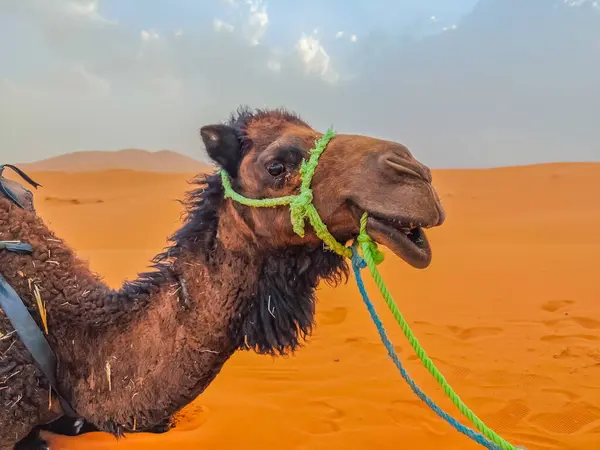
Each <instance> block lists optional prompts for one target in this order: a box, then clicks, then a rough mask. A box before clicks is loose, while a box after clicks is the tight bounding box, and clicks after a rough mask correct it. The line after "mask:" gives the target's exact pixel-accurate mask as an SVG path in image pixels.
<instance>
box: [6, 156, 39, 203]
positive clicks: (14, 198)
mask: <svg viewBox="0 0 600 450" xmlns="http://www.w3.org/2000/svg"><path fill="white" fill-rule="evenodd" d="M7 167H8V168H9V169H12V170H14V171H15V172H16V173H17V174H18V175H19V176H20V177H21V178H23V179H24V180H25V181H26V182H27V183H29V184H30V185H32V186H33V187H34V188H36V189H37V188H38V187H39V186H41V184H39V183H37V182H35V181H33V180H32V179H31V177H30V176H29V175H27V174H26V173H25V172H23V171H22V170H21V169H19V168H18V167H16V166H13V165H12V164H2V165H0V192H2V193H3V194H4V195H6V196H7V197H8V198H9V199H10V200H12V201H13V202H14V203H15V204H16V205H18V206H19V207H21V208H24V206H23V205H22V204H21V202H20V201H19V199H18V198H17V196H16V195H15V194H14V193H13V192H12V191H11V190H10V189H9V188H7V187H6V186H5V185H4V183H3V182H2V174H3V173H4V169H5V168H7Z"/></svg>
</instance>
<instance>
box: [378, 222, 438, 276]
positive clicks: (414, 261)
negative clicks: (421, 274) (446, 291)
mask: <svg viewBox="0 0 600 450" xmlns="http://www.w3.org/2000/svg"><path fill="white" fill-rule="evenodd" d="M367 232H368V233H369V234H370V235H371V237H373V239H375V240H376V241H377V242H378V243H380V244H381V245H385V246H386V247H387V248H389V249H390V250H391V251H393V252H394V253H395V254H396V255H397V256H399V257H400V258H402V259H403V260H404V261H406V262H407V263H408V264H410V265H411V266H413V267H415V268H417V269H424V268H426V267H428V266H429V264H430V263H431V247H430V246H429V242H428V241H427V237H426V236H425V232H424V231H423V229H422V228H420V227H417V228H414V229H413V230H412V231H411V233H412V235H411V237H409V236H408V235H407V234H406V233H405V232H404V231H402V230H401V229H399V228H396V227H394V226H392V225H390V224H389V223H387V222H385V221H382V220H379V219H377V218H373V217H369V218H368V221H367ZM415 241H417V242H418V244H417V243H416V242H415Z"/></svg>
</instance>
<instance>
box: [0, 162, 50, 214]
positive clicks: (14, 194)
mask: <svg viewBox="0 0 600 450" xmlns="http://www.w3.org/2000/svg"><path fill="white" fill-rule="evenodd" d="M5 168H10V169H12V170H14V171H15V172H16V173H17V174H18V175H19V176H20V177H21V178H23V180H25V181H26V182H27V183H29V184H30V185H32V186H33V187H34V188H37V187H38V186H41V185H40V184H39V183H36V182H35V181H33V180H32V179H31V178H30V177H29V176H28V175H27V174H26V173H25V172H23V171H22V170H21V169H19V168H18V167H15V166H13V165H10V164H6V165H1V166H0V195H1V196H4V197H6V198H8V199H9V200H10V201H12V202H13V203H16V204H17V205H18V206H20V207H21V208H24V209H26V210H28V211H32V212H35V208H34V206H33V193H32V192H31V191H30V190H29V189H27V188H25V187H24V186H23V185H22V184H20V183H18V182H17V181H14V180H10V179H8V178H6V177H5V176H4V169H5Z"/></svg>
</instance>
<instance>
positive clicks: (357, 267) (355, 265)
mask: <svg viewBox="0 0 600 450" xmlns="http://www.w3.org/2000/svg"><path fill="white" fill-rule="evenodd" d="M366 266H367V264H366V263H365V260H364V259H363V258H362V257H361V256H360V255H359V254H358V251H357V249H356V246H352V269H353V270H354V276H355V277H356V284H357V285H358V290H359V291H360V295H361V296H362V299H363V301H364V303H365V305H366V307H367V309H368V310H369V314H370V315H371V320H373V323H374V324H375V326H376V327H377V331H378V332H379V337H380V338H381V341H382V342H383V345H384V346H385V348H386V349H387V352H388V355H389V356H390V358H391V359H392V361H394V364H395V365H396V367H397V368H398V370H399V371H400V375H402V378H404V381H406V383H407V384H408V385H409V386H410V388H411V389H412V391H413V392H414V393H415V394H416V395H417V397H419V398H420V399H421V400H422V401H423V402H425V404H427V406H429V407H430V408H431V409H432V410H433V412H435V413H436V414H437V415H438V416H440V417H441V418H442V419H444V420H445V421H446V422H448V423H449V424H450V425H451V426H452V427H454V428H455V429H456V431H458V432H460V433H463V434H465V435H467V436H468V437H470V438H471V439H473V440H474V441H475V442H477V443H478V444H480V445H482V446H483V447H485V448H488V449H489V450H501V449H500V447H499V446H498V445H496V444H494V443H493V442H491V441H489V440H487V438H486V437H485V436H483V435H482V434H479V433H477V432H476V431H474V430H472V429H470V428H468V427H466V426H464V425H463V424H461V423H460V422H458V421H457V420H456V419H454V418H453V417H451V416H450V415H448V414H447V413H446V412H444V411H443V410H442V409H441V408H440V407H439V406H438V405H436V404H435V403H434V402H433V400H431V399H430V398H429V397H427V395H426V394H425V393H424V392H423V391H422V390H421V389H420V388H419V386H417V384H416V383H415V382H414V380H413V379H412V378H411V377H410V375H409V374H408V372H407V371H406V369H404V366H403V365H402V362H401V361H400V358H398V355H397V354H396V350H395V349H394V345H393V344H392V343H391V342H390V340H389V339H388V337H387V334H386V332H385V328H384V326H383V323H381V320H380V319H379V316H378V315H377V312H376V311H375V307H374V306H373V303H372V302H371V300H370V299H369V294H368V293H367V290H366V289H365V284H364V282H363V279H362V276H361V274H360V271H361V269H364V268H365V267H366Z"/></svg>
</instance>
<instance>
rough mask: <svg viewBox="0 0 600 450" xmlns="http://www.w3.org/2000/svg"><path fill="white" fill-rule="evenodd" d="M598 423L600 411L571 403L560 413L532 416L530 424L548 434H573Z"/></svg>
mask: <svg viewBox="0 0 600 450" xmlns="http://www.w3.org/2000/svg"><path fill="white" fill-rule="evenodd" d="M598 421H600V410H599V409H598V408H596V407H595V406H592V405H590V404H589V403H586V402H578V403H572V404H570V405H569V406H567V407H566V408H563V409H562V410H561V411H558V412H554V413H542V414H536V415H535V416H532V417H531V419H530V422H531V423H533V424H535V425H538V426H539V427H541V428H543V429H544V430H546V431H548V432H550V433H556V434H573V433H576V432H578V431H579V430H581V429H582V428H584V427H587V426H588V425H591V424H593V423H594V422H598Z"/></svg>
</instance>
